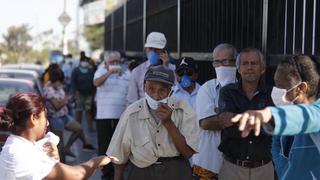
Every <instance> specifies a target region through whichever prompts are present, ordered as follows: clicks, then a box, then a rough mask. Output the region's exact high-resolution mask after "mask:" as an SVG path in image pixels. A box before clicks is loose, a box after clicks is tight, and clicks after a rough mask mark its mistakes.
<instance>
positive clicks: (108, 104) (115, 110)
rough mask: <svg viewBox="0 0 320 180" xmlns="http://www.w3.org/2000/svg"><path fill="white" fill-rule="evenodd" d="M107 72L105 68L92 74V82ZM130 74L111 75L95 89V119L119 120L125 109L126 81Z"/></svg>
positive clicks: (126, 72)
mask: <svg viewBox="0 0 320 180" xmlns="http://www.w3.org/2000/svg"><path fill="white" fill-rule="evenodd" d="M107 72H108V69H107V68H105V67H100V68H99V69H98V70H97V71H96V73H95V74H94V78H93V79H94V80H96V79H98V78H100V77H101V76H103V75H104V74H106V73H107ZM129 77H130V73H129V72H128V71H124V72H123V74H122V75H121V76H119V75H118V74H111V75H110V76H109V77H108V78H107V79H106V80H105V81H104V82H103V83H102V84H101V85H100V86H98V87H97V94H96V101H97V115H96V119H119V118H120V116H121V114H122V113H123V111H124V110H125V108H126V105H127V104H126V96H127V93H128V81H129Z"/></svg>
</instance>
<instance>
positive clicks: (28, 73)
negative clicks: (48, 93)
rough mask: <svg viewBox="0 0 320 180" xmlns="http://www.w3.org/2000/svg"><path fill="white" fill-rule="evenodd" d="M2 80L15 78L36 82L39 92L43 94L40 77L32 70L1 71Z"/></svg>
mask: <svg viewBox="0 0 320 180" xmlns="http://www.w3.org/2000/svg"><path fill="white" fill-rule="evenodd" d="M0 78H15V79H26V80H30V81H32V82H34V84H35V86H36V88H37V90H38V91H39V92H40V94H42V85H41V83H40V80H39V75H38V74H37V73H36V72H35V71H32V70H22V69H2V68H1V69H0Z"/></svg>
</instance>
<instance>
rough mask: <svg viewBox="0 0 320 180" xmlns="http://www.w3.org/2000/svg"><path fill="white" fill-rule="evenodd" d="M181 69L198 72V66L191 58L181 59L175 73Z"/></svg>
mask: <svg viewBox="0 0 320 180" xmlns="http://www.w3.org/2000/svg"><path fill="white" fill-rule="evenodd" d="M182 69H193V70H194V71H195V72H197V71H198V65H197V64H196V63H195V60H194V59H193V58H192V57H182V58H180V63H179V65H178V66H177V68H176V72H178V71H180V70H182Z"/></svg>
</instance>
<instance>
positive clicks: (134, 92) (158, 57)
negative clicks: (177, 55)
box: [127, 32, 175, 105]
mask: <svg viewBox="0 0 320 180" xmlns="http://www.w3.org/2000/svg"><path fill="white" fill-rule="evenodd" d="M166 44H167V40H166V37H165V36H164V34H163V33H161V32H151V33H150V34H149V35H148V37H147V40H146V43H145V45H144V47H145V52H146V54H147V58H148V60H147V61H146V62H144V63H142V64H140V65H139V66H138V67H136V68H135V69H134V70H133V71H132V72H131V76H130V80H129V89H128V95H127V104H128V105H130V104H132V103H133V102H135V101H137V100H139V99H141V98H143V97H144V96H145V95H144V93H145V91H144V88H143V83H144V79H143V78H144V75H145V73H146V72H147V70H148V69H149V67H150V66H157V65H161V64H162V65H163V66H165V67H169V68H170V69H172V70H174V69H175V65H173V64H170V63H169V60H170V57H169V54H168V52H167V51H166V50H165V47H166Z"/></svg>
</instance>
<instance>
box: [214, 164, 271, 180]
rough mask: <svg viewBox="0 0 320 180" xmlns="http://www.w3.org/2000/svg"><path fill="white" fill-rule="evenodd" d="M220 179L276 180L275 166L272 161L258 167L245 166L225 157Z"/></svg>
mask: <svg viewBox="0 0 320 180" xmlns="http://www.w3.org/2000/svg"><path fill="white" fill-rule="evenodd" d="M219 180H274V167H273V164H272V162H271V161H270V162H269V163H268V164H265V165H263V166H260V167H257V168H245V167H241V166H238V165H235V164H233V163H231V162H229V161H227V160H225V159H224V160H223V163H222V166H221V169H220V172H219Z"/></svg>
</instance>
